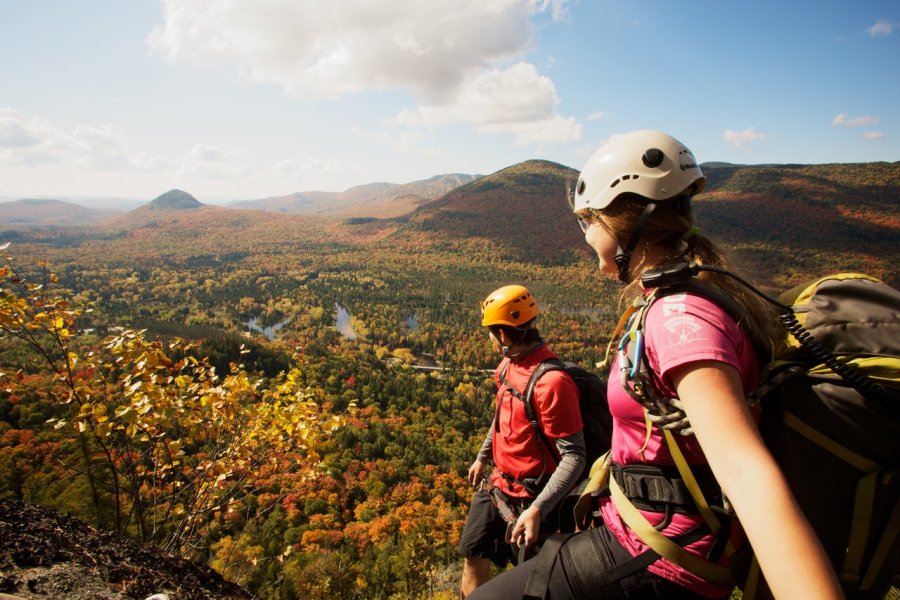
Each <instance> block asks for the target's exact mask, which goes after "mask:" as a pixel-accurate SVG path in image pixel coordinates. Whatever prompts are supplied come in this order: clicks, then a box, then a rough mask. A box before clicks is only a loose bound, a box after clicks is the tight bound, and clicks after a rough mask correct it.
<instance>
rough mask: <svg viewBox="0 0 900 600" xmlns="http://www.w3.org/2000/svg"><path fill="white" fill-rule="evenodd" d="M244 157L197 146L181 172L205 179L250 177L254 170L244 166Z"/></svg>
mask: <svg viewBox="0 0 900 600" xmlns="http://www.w3.org/2000/svg"><path fill="white" fill-rule="evenodd" d="M242 161H243V155H242V154H241V153H239V152H235V151H232V150H229V149H227V148H222V147H220V146H211V145H209V144H197V145H195V146H194V147H193V148H191V149H190V150H189V151H188V152H187V153H186V154H185V155H184V158H183V159H182V161H181V164H180V165H179V170H180V171H181V172H182V173H184V174H185V175H194V176H197V177H202V178H204V179H237V178H241V177H250V176H252V175H253V172H254V170H253V169H252V168H251V167H249V166H247V165H245V164H243V162H242Z"/></svg>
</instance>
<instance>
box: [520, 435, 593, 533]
mask: <svg viewBox="0 0 900 600" xmlns="http://www.w3.org/2000/svg"><path fill="white" fill-rule="evenodd" d="M556 448H557V449H558V450H559V454H560V457H561V458H560V461H559V465H557V467H556V470H555V471H554V472H553V475H551V476H550V480H549V481H548V482H547V485H545V486H544V489H543V490H541V492H540V493H539V494H538V496H537V498H535V499H534V502H532V503H531V506H529V507H528V508H527V509H526V510H524V511H523V512H522V514H521V515H519V519H518V520H517V521H516V525H515V527H513V531H512V538H513V539H514V540H518V539H519V538H521V537H523V536H524V538H525V539H524V542H525V545H526V546H530V545H531V544H533V543H534V542H535V541H537V537H538V532H539V529H540V523H541V519H542V518H543V517H544V515H546V514H547V513H549V512H550V511H551V510H553V507H555V506H556V505H557V504H558V503H559V501H560V500H562V499H563V498H564V497H565V495H566V494H568V493H569V491H570V490H571V489H572V488H573V487H575V485H576V484H577V483H578V478H579V477H580V475H581V473H582V471H583V470H584V465H585V462H587V461H586V460H585V458H584V433H583V432H581V431H579V432H578V433H576V434H574V435H570V436H567V437H564V438H557V440H556Z"/></svg>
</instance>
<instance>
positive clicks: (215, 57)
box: [147, 0, 578, 138]
mask: <svg viewBox="0 0 900 600" xmlns="http://www.w3.org/2000/svg"><path fill="white" fill-rule="evenodd" d="M566 2H567V0H459V1H456V2H445V1H444V0H390V1H384V2H372V1H371V0H331V1H329V2H296V1H295V0H269V1H268V2H267V3H266V4H265V5H262V4H260V3H249V2H234V1H232V0H205V1H202V2H200V1H197V0H163V17H164V23H163V25H161V26H159V27H157V28H156V29H154V30H153V31H152V32H151V33H150V35H149V36H148V38H147V42H148V44H149V45H150V46H151V47H152V48H153V49H154V50H155V51H156V52H158V53H159V54H161V55H162V56H164V57H166V58H168V59H170V60H173V61H180V62H187V63H191V64H196V65H207V66H224V67H226V68H230V69H233V70H234V72H236V73H237V74H239V75H240V76H241V77H242V78H244V79H246V80H249V81H253V82H257V83H269V84H274V85H277V86H280V87H281V88H282V89H284V90H285V91H286V92H287V93H288V94H290V95H291V96H293V97H297V98H330V97H336V96H340V95H343V94H347V93H353V92H358V91H362V90H388V89H403V90H407V91H409V92H410V93H411V94H412V96H413V98H414V99H415V101H416V102H417V103H418V106H417V107H416V108H414V109H409V110H408V111H405V112H404V113H401V114H400V115H398V116H397V117H396V122H397V123H399V124H403V125H407V126H421V125H425V126H434V125H443V124H449V123H465V124H469V125H473V126H476V127H488V128H490V127H492V128H494V129H496V130H509V129H510V128H511V127H512V126H511V125H510V124H512V123H518V124H520V125H521V127H520V128H512V129H513V130H514V131H515V132H516V133H518V132H519V131H520V130H522V131H525V130H530V131H534V130H535V129H544V130H545V131H547V132H548V134H551V138H553V137H556V138H560V137H564V136H561V135H560V133H559V131H560V130H559V128H556V129H555V130H554V128H553V127H548V123H555V124H557V125H558V124H560V123H562V122H564V121H565V122H568V121H571V119H562V118H561V117H559V115H557V114H555V107H556V105H557V104H558V97H557V95H556V88H555V86H554V84H553V82H552V81H551V80H550V79H549V78H547V77H543V76H540V75H539V74H538V72H537V69H535V67H534V66H533V65H531V64H528V63H523V62H519V63H517V64H513V65H512V66H505V65H508V64H510V62H511V61H514V60H515V59H517V58H518V57H521V56H522V55H524V53H525V52H527V51H528V50H529V49H531V48H532V47H533V45H534V38H535V31H536V28H535V25H534V24H533V23H532V19H533V18H535V17H536V16H538V15H540V14H546V13H549V15H550V18H551V19H553V20H554V21H559V20H563V19H565V18H567V13H566ZM448 98H449V99H450V100H448ZM565 129H567V130H568V131H569V134H568V135H569V136H571V135H572V131H573V130H574V129H578V128H577V127H573V126H571V125H567V126H566V127H565ZM551 130H554V131H553V132H552V133H551ZM530 135H533V134H525V135H524V137H529V136H530ZM521 137H522V136H520V138H521Z"/></svg>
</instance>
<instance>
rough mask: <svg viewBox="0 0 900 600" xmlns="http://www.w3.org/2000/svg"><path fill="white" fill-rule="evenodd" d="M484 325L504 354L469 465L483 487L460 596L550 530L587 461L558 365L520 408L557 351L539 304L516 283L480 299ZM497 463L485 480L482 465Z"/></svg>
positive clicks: (472, 479)
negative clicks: (487, 419)
mask: <svg viewBox="0 0 900 600" xmlns="http://www.w3.org/2000/svg"><path fill="white" fill-rule="evenodd" d="M481 310H482V318H481V324H482V326H484V327H487V328H488V332H489V336H490V340H491V343H492V344H493V346H494V348H495V349H496V350H497V351H498V352H500V353H501V354H502V355H503V357H504V358H503V360H502V361H501V362H500V364H499V365H498V367H497V370H496V371H495V373H494V381H495V383H496V384H497V398H496V406H495V410H494V420H493V423H492V424H491V427H490V429H489V430H488V433H487V436H486V437H485V439H484V443H483V444H482V445H481V449H480V450H479V451H478V455H477V457H476V459H475V462H473V463H472V466H471V467H469V483H471V484H472V485H473V486H478V485H479V484H481V487H480V488H479V489H478V491H476V492H475V494H474V496H473V497H472V503H471V505H470V507H469V514H468V517H467V519H466V525H465V528H464V529H463V534H462V539H461V540H460V544H459V549H458V551H459V553H460V554H462V555H463V556H464V557H465V562H464V564H463V575H462V581H461V584H460V591H461V593H460V596H461V597H462V598H465V597H466V596H467V595H468V594H470V593H471V592H472V591H474V590H475V588H477V587H478V586H479V585H481V584H483V583H485V582H486V581H487V580H488V579H490V566H491V562H493V563H494V564H496V565H497V566H498V567H500V568H503V567H505V566H506V565H507V563H509V562H512V563H514V564H515V563H516V560H517V554H516V549H517V548H519V547H522V546H524V547H525V548H529V547H531V546H532V545H533V544H534V543H535V541H537V539H538V534H539V532H540V529H541V527H542V522H543V527H544V529H545V532H546V531H547V530H550V531H552V530H553V529H555V525H550V524H549V522H548V519H547V517H548V516H549V515H550V514H551V512H552V511H553V510H554V509H555V508H556V507H557V505H558V504H559V501H560V500H562V499H563V498H564V497H565V496H566V494H567V493H568V492H569V491H570V490H571V489H572V488H573V487H574V486H575V484H577V483H578V478H579V476H580V474H581V472H582V470H583V468H584V464H585V456H584V434H583V433H582V422H581V413H580V410H579V408H578V388H577V386H576V385H575V382H574V381H572V378H571V377H570V376H569V375H568V374H567V373H565V372H564V371H562V370H552V371H548V372H547V373H545V374H544V375H543V376H541V377H540V379H538V381H537V382H536V384H535V386H534V393H533V399H532V411H533V414H534V419H535V422H536V424H537V426H538V427H539V428H540V431H536V430H535V428H534V425H533V424H532V422H531V420H530V419H529V417H528V414H527V411H526V407H525V394H526V388H527V386H528V381H529V379H530V377H531V374H532V373H533V372H534V370H535V369H536V368H537V367H538V365H540V364H541V363H542V362H544V361H546V360H549V359H553V358H556V355H555V354H554V353H553V352H551V350H550V349H549V348H548V347H547V344H545V343H544V341H543V340H542V339H541V337H540V335H539V334H538V330H537V327H536V321H537V316H538V306H537V302H536V301H535V300H534V297H532V295H531V294H530V293H529V291H528V290H527V289H526V288H524V287H522V286H521V285H508V286H504V287H502V288H500V289H498V290H495V291H494V292H492V293H491V294H490V295H489V296H488V297H487V298H486V299H485V300H484V302H483V303H482V305H481ZM488 462H492V463H493V465H494V468H493V470H492V472H491V473H490V477H489V481H485V480H484V479H485V478H484V465H485V464H486V463H488Z"/></svg>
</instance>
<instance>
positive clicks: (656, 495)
mask: <svg viewBox="0 0 900 600" xmlns="http://www.w3.org/2000/svg"><path fill="white" fill-rule="evenodd" d="M610 471H611V475H612V476H613V477H615V478H616V483H618V484H619V487H620V488H621V490H622V492H623V493H624V494H625V496H626V497H627V498H628V499H629V500H636V501H638V504H640V503H646V505H647V508H651V509H653V508H656V506H654V505H660V504H663V505H670V509H671V508H674V509H675V510H676V511H679V512H680V511H681V510H683V511H687V512H696V510H697V508H696V505H695V504H694V500H693V499H692V498H691V493H690V491H689V490H688V488H687V485H685V483H684V480H683V479H681V477H679V476H677V475H674V476H673V475H668V474H667V473H666V469H664V468H662V467H658V466H655V465H619V464H616V463H613V464H612V465H611V466H610ZM701 487H704V488H705V487H706V486H701ZM710 495H711V496H718V494H710ZM679 509H680V510H679Z"/></svg>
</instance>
